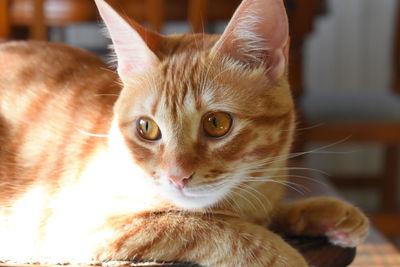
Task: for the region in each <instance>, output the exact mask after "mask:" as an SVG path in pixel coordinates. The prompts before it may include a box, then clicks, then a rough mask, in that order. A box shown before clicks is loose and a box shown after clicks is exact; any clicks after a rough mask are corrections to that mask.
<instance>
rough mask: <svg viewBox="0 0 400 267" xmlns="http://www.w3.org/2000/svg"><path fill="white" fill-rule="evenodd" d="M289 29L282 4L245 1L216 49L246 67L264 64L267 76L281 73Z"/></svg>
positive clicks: (279, 1)
mask: <svg viewBox="0 0 400 267" xmlns="http://www.w3.org/2000/svg"><path fill="white" fill-rule="evenodd" d="M288 44H289V26H288V19H287V15H286V11H285V6H284V4H283V1H282V0H244V1H243V2H242V4H241V5H240V6H239V7H238V9H237V10H236V12H235V14H234V15H233V17H232V19H231V21H230V23H229V24H228V26H227V28H226V30H225V32H224V33H223V34H222V36H221V39H220V40H219V41H218V43H217V44H216V46H215V49H217V50H219V52H223V53H226V54H228V55H231V56H232V57H235V58H237V59H239V60H241V61H243V62H246V63H250V64H251V63H254V62H260V61H265V63H266V65H267V69H268V74H269V76H270V77H271V78H273V79H276V78H278V77H279V76H281V75H282V74H283V73H284V70H285V66H286V64H287V57H288V54H287V53H288V49H287V48H288Z"/></svg>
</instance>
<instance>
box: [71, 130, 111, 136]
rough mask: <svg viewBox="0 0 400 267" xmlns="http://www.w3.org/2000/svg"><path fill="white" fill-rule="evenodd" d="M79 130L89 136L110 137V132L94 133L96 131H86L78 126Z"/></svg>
mask: <svg viewBox="0 0 400 267" xmlns="http://www.w3.org/2000/svg"><path fill="white" fill-rule="evenodd" d="M77 130H78V131H79V132H80V133H82V134H84V135H87V136H93V137H102V138H107V137H109V135H108V134H94V133H89V132H86V131H84V130H81V129H78V128H77Z"/></svg>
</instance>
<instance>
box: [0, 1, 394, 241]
mask: <svg viewBox="0 0 400 267" xmlns="http://www.w3.org/2000/svg"><path fill="white" fill-rule="evenodd" d="M108 2H109V3H111V4H112V5H113V6H114V7H115V8H116V9H117V10H123V12H124V13H126V14H127V15H129V16H131V17H132V18H134V19H135V20H137V21H139V22H141V23H142V24H144V25H146V26H147V27H149V28H152V29H154V30H157V31H161V32H163V33H166V34H170V33H181V32H200V31H203V30H204V31H206V32H209V33H220V32H222V31H223V29H224V27H225V25H226V23H227V21H228V20H229V18H230V17H231V15H232V14H233V12H234V10H235V8H236V7H237V6H238V4H239V3H240V1H239V0H213V1H211V0H187V1H185V0H119V1H118V0H113V1H112V0H110V1H108ZM285 4H286V7H287V11H288V15H289V20H290V27H291V41H292V43H291V62H290V80H291V84H292V90H293V95H294V97H295V99H296V102H297V104H298V113H299V126H298V128H299V130H298V133H297V142H296V144H295V147H294V150H296V151H306V153H305V154H304V155H303V156H302V157H300V159H299V160H298V162H297V163H296V164H297V165H299V164H301V165H302V166H305V167H309V168H314V169H318V170H321V171H324V172H326V173H327V175H324V176H325V179H328V180H329V182H330V183H332V184H334V186H335V188H336V189H337V190H338V191H339V192H340V194H342V195H343V196H344V197H345V198H346V199H348V200H349V201H351V202H353V203H355V204H356V205H358V206H359V207H361V208H362V209H363V210H364V211H366V212H368V214H369V215H370V218H371V219H372V220H373V221H374V223H375V225H376V226H377V227H378V228H379V230H380V231H381V232H382V233H384V234H385V235H386V236H387V237H389V238H390V239H391V240H392V241H394V242H396V240H397V241H398V240H399V238H400V227H399V225H400V213H399V207H400V197H399V192H400V183H399V182H398V181H399V179H400V170H399V169H400V153H399V144H400V19H399V17H400V1H398V0H379V1H377V0H325V1H324V0H306V1H305V0H286V1H285ZM99 21H100V19H99V16H98V14H97V12H96V9H95V6H94V3H93V1H92V0H0V38H1V39H2V41H6V40H12V39H36V40H50V41H56V42H64V43H67V44H70V45H73V46H78V47H82V48H84V49H88V50H90V51H93V52H94V53H96V54H98V55H100V56H101V57H102V58H106V57H107V56H106V55H107V44H108V43H109V41H108V40H107V39H106V38H105V37H104V36H103V35H102V33H101V26H99ZM313 175H317V176H318V175H319V176H321V174H318V172H317V173H312V174H311V176H313ZM398 244H400V243H398Z"/></svg>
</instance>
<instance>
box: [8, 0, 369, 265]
mask: <svg viewBox="0 0 400 267" xmlns="http://www.w3.org/2000/svg"><path fill="white" fill-rule="evenodd" d="M95 2H96V4H97V7H98V9H99V12H100V14H101V17H102V18H103V20H104V23H105V25H106V27H107V30H108V32H109V34H110V37H111V40H112V42H113V48H114V51H115V54H116V58H117V71H116V72H114V71H112V70H110V69H109V68H108V67H107V66H106V65H105V64H104V63H103V62H102V61H101V60H100V59H98V58H97V57H96V56H94V55H92V54H90V53H89V52H85V51H83V50H80V49H78V48H72V47H68V46H66V45H62V44H56V43H45V42H34V41H30V42H8V43H3V44H1V45H0V147H1V149H0V240H1V242H0V260H2V261H7V260H12V261H15V262H32V261H36V262H53V263H54V262H69V263H87V262H91V261H97V262H104V261H110V260H154V259H156V260H165V261H184V262H195V263H198V264H201V265H203V266H307V262H306V261H305V259H304V258H303V257H302V256H301V255H300V253H299V252H298V251H296V250H295V249H294V248H292V247H291V246H290V245H288V244H287V243H286V242H285V241H284V240H283V239H282V238H281V237H280V236H278V235H277V234H275V233H274V232H272V231H271V230H269V229H268V228H267V227H268V226H272V225H273V226H274V227H275V228H276V229H278V230H279V231H281V232H283V233H285V234H296V235H325V236H327V237H328V238H329V240H330V241H331V242H332V243H335V244H337V245H341V246H357V245H358V244H360V243H361V242H362V241H363V240H364V239H365V237H366V235H367V232H368V220H367V218H366V217H365V216H364V215H363V213H362V212H361V211H360V210H359V209H357V208H355V207H354V206H352V205H350V204H347V203H344V202H342V201H339V200H335V199H331V198H311V199H306V200H303V201H297V202H293V203H283V201H282V198H283V196H284V192H285V182H286V179H287V171H288V168H287V158H288V157H289V151H290V146H291V143H292V139H293V132H294V129H295V111H294V105H293V101H292V98H291V93H290V87H289V84H288V80H287V67H288V50H289V33H288V20H287V16H286V12H285V8H284V4H283V2H282V0H244V1H243V2H242V3H241V5H240V6H239V7H238V9H237V10H236V12H235V14H234V15H233V17H232V19H231V21H230V22H229V24H228V26H227V28H226V29H225V31H224V33H223V34H222V35H207V34H180V35H179V34H178V35H170V36H162V35H159V34H157V33H155V32H152V31H149V30H145V29H144V28H143V27H141V26H140V25H139V24H137V23H136V22H134V21H132V20H130V19H129V18H127V17H125V16H123V15H120V14H118V12H116V11H115V10H114V9H113V8H112V7H111V6H109V4H107V2H105V1H104V0H95Z"/></svg>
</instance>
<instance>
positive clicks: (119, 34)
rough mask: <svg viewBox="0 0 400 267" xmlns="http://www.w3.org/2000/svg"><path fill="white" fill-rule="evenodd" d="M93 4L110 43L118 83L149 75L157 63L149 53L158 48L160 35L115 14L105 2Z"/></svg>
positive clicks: (99, 1) (97, 0) (99, 0)
mask: <svg viewBox="0 0 400 267" xmlns="http://www.w3.org/2000/svg"><path fill="white" fill-rule="evenodd" d="M95 2H96V5H97V8H98V10H99V12H100V15H101V17H102V19H103V21H104V23H105V24H106V26H107V30H108V32H109V34H110V37H111V40H112V42H113V46H114V50H115V53H116V55H117V61H118V74H119V75H120V77H121V79H122V80H127V79H129V76H130V75H132V74H137V73H144V72H147V71H150V70H151V69H152V68H153V67H154V66H155V65H156V64H157V63H159V59H158V58H157V56H156V55H155V54H154V52H153V51H156V50H157V49H158V48H159V46H160V42H161V35H158V34H157V33H155V32H152V31H149V30H146V29H145V28H143V27H142V26H140V25H139V24H138V23H136V22H134V21H131V20H129V18H127V17H124V16H123V15H120V14H118V13H117V12H116V11H115V10H114V9H113V8H112V7H111V6H110V5H109V4H108V3H107V2H106V1H104V0H95Z"/></svg>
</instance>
